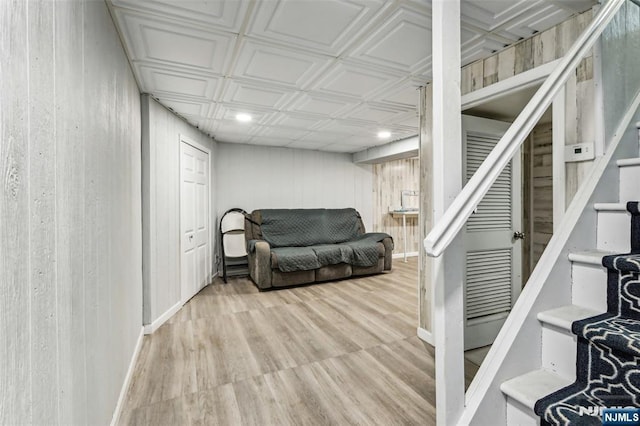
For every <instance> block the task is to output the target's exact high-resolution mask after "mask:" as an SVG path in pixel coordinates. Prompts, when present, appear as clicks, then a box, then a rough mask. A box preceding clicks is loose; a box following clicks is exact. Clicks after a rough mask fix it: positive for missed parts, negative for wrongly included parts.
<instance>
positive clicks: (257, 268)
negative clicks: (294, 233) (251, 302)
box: [248, 240, 271, 289]
mask: <svg viewBox="0 0 640 426" xmlns="http://www.w3.org/2000/svg"><path fill="white" fill-rule="evenodd" d="M253 248H254V249H253V250H249V255H248V259H249V275H251V278H252V279H253V281H254V282H255V283H256V284H257V285H258V287H259V288H261V289H264V288H270V287H271V246H270V245H269V243H268V242H266V241H264V240H257V241H255V243H254V247H253Z"/></svg>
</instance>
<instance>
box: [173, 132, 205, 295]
mask: <svg viewBox="0 0 640 426" xmlns="http://www.w3.org/2000/svg"><path fill="white" fill-rule="evenodd" d="M180 170H181V188H180V222H181V226H180V230H181V236H180V238H181V247H182V262H181V271H182V274H181V275H182V277H181V279H182V282H181V298H182V302H183V303H184V302H186V301H187V300H189V299H191V298H192V297H193V296H194V295H195V294H196V293H198V292H199V291H200V290H201V289H202V288H203V287H204V286H206V285H207V284H208V283H209V278H210V271H209V270H210V266H209V265H210V262H209V259H210V253H211V241H210V237H211V232H210V229H209V217H210V215H209V154H208V153H206V152H204V151H202V150H200V149H198V148H196V147H194V146H192V145H190V144H189V143H187V142H185V141H181V144H180Z"/></svg>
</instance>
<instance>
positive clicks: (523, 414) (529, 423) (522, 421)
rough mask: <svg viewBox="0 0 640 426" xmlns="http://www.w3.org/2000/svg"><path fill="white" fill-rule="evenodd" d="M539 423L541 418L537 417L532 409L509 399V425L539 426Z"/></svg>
mask: <svg viewBox="0 0 640 426" xmlns="http://www.w3.org/2000/svg"><path fill="white" fill-rule="evenodd" d="M539 423H540V418H539V417H538V416H536V415H535V413H534V412H533V410H532V409H530V408H527V407H525V406H524V405H522V404H520V403H519V402H518V401H515V400H514V399H512V398H509V397H507V425H518V426H538V425H539Z"/></svg>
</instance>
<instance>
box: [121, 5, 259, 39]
mask: <svg viewBox="0 0 640 426" xmlns="http://www.w3.org/2000/svg"><path fill="white" fill-rule="evenodd" d="M112 3H113V4H114V5H115V6H119V7H123V8H131V9H136V10H139V11H143V12H152V13H159V14H163V15H166V16H170V17H172V18H174V19H175V18H178V19H184V20H186V21H188V22H190V23H199V24H202V25H206V26H211V25H212V24H213V25H215V26H216V27H219V28H221V29H225V30H227V31H233V32H238V30H239V29H240V25H241V24H242V18H243V17H244V15H245V13H246V10H247V6H248V5H249V0H215V1H195V0H193V1H192V0H180V1H176V0H112Z"/></svg>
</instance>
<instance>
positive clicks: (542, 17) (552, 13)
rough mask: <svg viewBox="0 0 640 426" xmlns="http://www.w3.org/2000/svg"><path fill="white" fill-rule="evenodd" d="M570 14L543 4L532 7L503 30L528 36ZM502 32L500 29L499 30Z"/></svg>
mask: <svg viewBox="0 0 640 426" xmlns="http://www.w3.org/2000/svg"><path fill="white" fill-rule="evenodd" d="M570 16H571V13H570V12H567V11H566V10H564V9H559V8H557V7H555V6H553V5H546V6H545V5H543V6H541V7H537V8H535V9H532V10H531V11H530V13H529V14H527V15H526V16H522V17H520V18H519V19H516V20H514V21H512V22H510V23H509V25H507V26H505V27H504V31H507V32H509V33H512V34H518V35H519V36H520V37H522V38H528V37H530V36H531V35H532V34H534V33H536V32H542V31H544V30H546V29H547V28H551V27H553V26H554V25H557V24H559V23H561V22H563V21H565V20H566V19H567V18H569V17H570ZM500 34H502V31H500Z"/></svg>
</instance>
